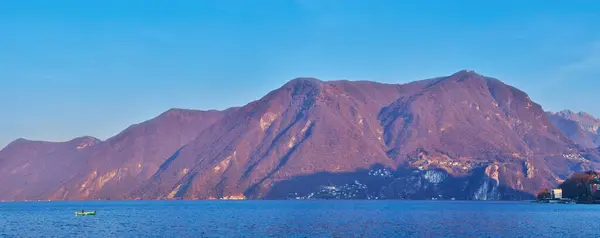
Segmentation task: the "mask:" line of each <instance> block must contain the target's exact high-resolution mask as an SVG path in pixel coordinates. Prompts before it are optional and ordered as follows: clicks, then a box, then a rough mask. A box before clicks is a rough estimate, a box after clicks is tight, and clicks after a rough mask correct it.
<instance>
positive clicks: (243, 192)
mask: <svg viewBox="0 0 600 238" xmlns="http://www.w3.org/2000/svg"><path fill="white" fill-rule="evenodd" d="M555 119H556V118H555V117H553V116H552V115H550V114H546V113H545V112H544V111H543V110H542V108H541V106H540V105H538V104H536V103H534V102H532V101H531V99H530V98H529V97H528V96H527V94H525V93H524V92H522V91H520V90H518V89H516V88H514V87H511V86H508V85H506V84H504V83H502V82H501V81H499V80H497V79H493V78H488V77H485V76H482V75H479V74H476V73H474V72H472V71H467V70H463V71H460V72H457V73H455V74H453V75H451V76H446V77H440V78H434V79H428V80H422V81H417V82H413V83H408V84H402V85H397V84H381V83H376V82H368V81H328V82H324V81H320V80H318V79H314V78H298V79H294V80H292V81H290V82H288V83H287V84H285V85H283V86H282V87H281V88H278V89H276V90H274V91H272V92H270V93H269V94H267V95H266V96H264V97H263V98H261V99H260V100H257V101H254V102H251V103H249V104H247V105H245V106H243V107H240V108H232V109H228V110H226V111H189V110H171V111H168V112H166V113H164V114H162V115H160V116H158V117H157V118H155V119H152V120H150V121H147V122H144V123H141V124H139V125H135V126H132V127H130V128H128V129H126V130H125V131H123V132H122V133H120V134H119V135H117V136H115V137H113V138H110V139H108V140H106V141H103V142H101V141H98V140H95V139H91V138H87V139H86V140H83V142H82V141H81V140H82V139H81V138H80V139H77V140H75V141H74V142H66V143H45V142H25V141H16V142H13V143H11V144H10V145H9V146H7V148H5V149H4V150H2V151H0V190H1V191H0V199H4V200H11V199H18V200H22V199H47V198H50V199H315V198H328V199H336V198H338V199H339V198H344V199H431V198H432V197H434V198H442V199H448V198H452V197H454V198H457V199H480V200H498V199H527V198H532V197H533V194H534V193H535V192H536V191H538V190H539V189H541V188H542V187H550V186H556V185H557V184H558V183H560V182H561V181H562V180H563V179H565V178H567V177H568V176H569V175H571V174H572V173H573V172H580V171H585V170H588V169H594V168H598V165H599V163H598V162H600V155H599V154H598V153H599V152H598V150H596V149H588V148H586V147H588V145H589V144H581V141H577V140H574V139H573V136H572V135H571V134H569V133H563V132H562V131H561V130H559V129H558V128H557V126H558V127H561V125H562V124H557V123H556V120H555ZM553 122H554V123H553ZM555 125H556V126H555ZM565 127H566V126H565ZM561 129H562V127H561ZM577 133H579V132H577ZM565 134H566V135H565ZM84 142H86V143H84ZM77 148H79V149H77ZM49 161H54V162H53V163H50V162H49ZM58 161H59V162H58ZM53 175H57V176H56V177H55V178H54V177H53ZM13 181H16V182H13ZM31 184H33V185H34V186H30V185H31Z"/></svg>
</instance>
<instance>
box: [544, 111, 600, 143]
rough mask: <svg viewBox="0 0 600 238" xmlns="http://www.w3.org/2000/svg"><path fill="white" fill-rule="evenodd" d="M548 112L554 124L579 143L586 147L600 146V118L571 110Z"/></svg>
mask: <svg viewBox="0 0 600 238" xmlns="http://www.w3.org/2000/svg"><path fill="white" fill-rule="evenodd" d="M547 114H548V117H549V118H550V120H551V121H552V122H553V123H554V125H555V126H556V127H557V128H559V129H560V130H561V131H562V132H563V133H564V134H565V135H567V136H568V137H569V138H570V139H571V140H573V141H575V142H576V143H577V144H579V145H581V146H582V147H585V148H595V147H597V146H600V119H597V118H594V117H593V116H591V115H590V114H588V113H585V112H579V113H574V112H572V111H570V110H564V111H560V112H557V113H551V112H548V113H547Z"/></svg>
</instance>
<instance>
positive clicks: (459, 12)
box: [0, 0, 600, 148]
mask: <svg viewBox="0 0 600 238" xmlns="http://www.w3.org/2000/svg"><path fill="white" fill-rule="evenodd" d="M92 2H94V3H92ZM492 2H494V3H492ZM599 26H600V1H596V0H590V1H576V0H570V1H562V0H561V1H558V0H556V1H553V0H543V1H542V0H526V1H524V0H519V1H451V0H440V1H408V0H407V1H402V0H389V1H386V0H370V1H366V0H360V1H358V0H256V1H247V0H240V1H234V0H215V1H208V0H206V1H203V0H194V1H175V0H172V1H145V0H127V1H122V0H119V1H116V0H104V1H81V0H71V1H61V0H56V1H47V0H38V1H35V0H5V1H0V113H1V114H0V148H1V147H3V146H4V145H5V144H6V143H8V142H10V141H12V140H14V139H16V138H20V137H24V138H27V139H35V140H53V141H56V140H58V141H61V140H68V139H70V138H73V137H77V136H82V135H90V136H96V137H98V138H100V139H106V138H107V137H110V136H112V135H114V134H116V133H118V132H119V131H121V130H122V129H124V128H126V127H127V126H129V125H130V124H133V123H138V122H141V121H144V120H146V119H150V118H152V117H154V116H156V115H158V114H160V113H161V112H163V111H165V110H167V109H169V108H172V107H177V108H191V109H223V108H226V107H230V106H238V105H243V104H245V103H247V102H249V101H251V100H255V99H258V98H260V97H261V96H263V95H264V94H266V93H267V92H268V91H270V90H273V89H275V88H277V87H279V86H281V85H282V84H284V83H285V82H286V81H288V80H290V79H292V78H295V77H300V76H312V77H317V78H320V79H323V80H331V79H349V80H374V81H380V82H389V83H404V82H408V81H413V80H418V79H424V78H430V77H436V76H443V75H449V74H452V73H454V72H456V71H458V70H461V69H472V70H475V71H477V72H479V73H481V74H484V75H487V76H491V77H496V78H499V79H501V80H503V81H504V82H506V83H508V84H511V85H513V86H516V87H518V88H520V89H522V90H524V91H526V92H527V93H529V94H530V95H531V97H532V98H533V99H534V100H535V101H536V102H538V103H540V104H542V105H543V106H544V108H545V109H546V110H561V109H564V108H569V109H572V110H575V111H580V110H583V111H587V112H590V113H592V114H594V115H596V116H600V107H599V106H598V99H599V98H600V96H598V95H597V94H596V93H597V92H598V86H600V81H598V79H599V77H598V76H599V75H600V30H599V29H600V27H599Z"/></svg>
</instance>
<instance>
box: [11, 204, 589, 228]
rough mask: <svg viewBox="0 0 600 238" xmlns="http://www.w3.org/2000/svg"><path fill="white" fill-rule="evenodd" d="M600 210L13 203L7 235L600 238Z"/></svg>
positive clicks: (543, 206)
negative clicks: (85, 212)
mask: <svg viewBox="0 0 600 238" xmlns="http://www.w3.org/2000/svg"><path fill="white" fill-rule="evenodd" d="M82 208H84V209H86V210H88V211H92V210H96V211H97V215H96V216H83V217H77V216H75V211H81V209H82ZM599 215H600V206H595V205H575V204H536V203H526V202H467V201H83V202H79V201H78V202H70V201H69V202H8V203H0V237H573V236H577V237H597V236H599V235H600V229H599V228H600V226H599V225H598V224H599V223H598V218H599V217H600V216H599Z"/></svg>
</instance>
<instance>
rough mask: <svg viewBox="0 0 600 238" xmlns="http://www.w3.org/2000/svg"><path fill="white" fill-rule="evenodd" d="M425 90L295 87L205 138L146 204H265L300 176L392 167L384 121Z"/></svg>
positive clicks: (176, 160) (171, 166)
mask: <svg viewBox="0 0 600 238" xmlns="http://www.w3.org/2000/svg"><path fill="white" fill-rule="evenodd" d="M421 87H423V83H421V84H419V83H415V84H411V85H410V86H406V87H400V86H398V85H385V84H378V83H372V82H348V81H334V82H322V81H319V80H316V79H296V80H293V81H291V82H289V83H288V84H286V85H284V86H283V87H282V88H280V89H278V90H275V91H273V92H271V93H269V94H268V95H267V96H265V97H264V98H262V99H261V100H258V101H255V102H252V103H250V104H248V105H246V106H244V107H243V108H241V109H240V110H239V111H238V112H237V113H236V115H234V116H232V117H230V118H226V119H224V120H222V121H220V122H218V123H216V124H215V125H213V126H212V127H211V128H209V129H208V130H206V131H205V132H203V133H202V134H201V135H200V136H199V137H198V138H197V139H196V140H195V141H193V142H191V143H190V144H188V145H187V146H186V147H185V148H183V149H182V150H181V151H180V152H179V153H177V154H176V155H174V156H173V157H172V160H170V161H169V162H168V163H166V164H165V165H164V166H163V169H161V170H160V171H159V173H157V174H156V175H155V176H154V177H153V179H152V180H151V181H150V183H149V184H148V185H147V186H146V188H145V190H144V191H142V197H143V198H162V197H168V198H173V197H175V198H177V197H180V198H223V197H231V196H235V197H244V196H249V197H254V198H258V197H263V196H264V195H265V192H267V191H268V190H269V187H270V186H272V184H273V183H274V182H276V181H281V180H285V179H289V178H291V177H292V176H294V175H298V174H312V173H316V172H321V171H333V172H342V171H353V170H355V169H357V168H367V167H369V166H370V165H371V164H373V163H382V164H388V165H392V164H393V163H392V161H391V160H389V158H387V156H386V154H385V150H386V148H385V146H384V145H383V143H381V142H382V133H383V131H382V129H381V127H380V125H379V123H378V121H377V114H378V112H379V110H380V108H382V107H383V106H385V105H386V104H388V103H391V102H392V101H393V100H394V99H395V98H397V97H399V96H401V95H403V94H406V93H412V91H414V90H415V89H419V88H421Z"/></svg>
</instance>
